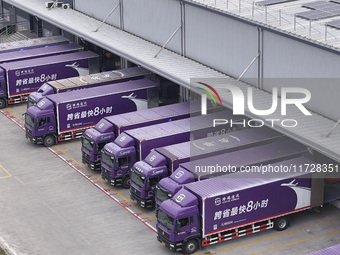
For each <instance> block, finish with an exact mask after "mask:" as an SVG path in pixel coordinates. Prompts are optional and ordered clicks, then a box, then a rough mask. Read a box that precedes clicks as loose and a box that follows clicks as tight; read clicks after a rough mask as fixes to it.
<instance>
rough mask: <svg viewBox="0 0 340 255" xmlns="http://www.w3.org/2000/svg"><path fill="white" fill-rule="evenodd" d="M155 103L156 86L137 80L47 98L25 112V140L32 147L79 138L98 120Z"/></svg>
mask: <svg viewBox="0 0 340 255" xmlns="http://www.w3.org/2000/svg"><path fill="white" fill-rule="evenodd" d="M157 102H158V86H157V85H156V84H155V83H154V82H152V81H149V80H146V79H141V80H134V81H127V82H122V83H117V84H112V85H105V86H100V87H94V88H88V89H83V90H79V91H71V92H65V93H59V94H53V95H48V96H46V97H45V98H44V99H42V100H40V102H39V103H38V104H37V105H34V106H31V107H29V108H28V109H27V112H26V117H25V129H26V138H27V139H28V140H30V141H31V142H33V143H36V144H44V145H45V146H52V145H53V144H55V143H56V142H60V141H64V140H71V139H76V138H80V137H81V136H82V134H83V132H84V131H85V129H86V128H89V127H91V126H94V125H95V124H96V123H97V122H98V121H99V120H100V119H101V118H103V117H105V116H107V115H112V114H120V113H124V112H131V111H136V110H139V109H144V108H147V107H148V106H149V105H155V104H156V103H157Z"/></svg>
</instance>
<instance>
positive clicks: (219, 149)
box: [131, 127, 284, 206]
mask: <svg viewBox="0 0 340 255" xmlns="http://www.w3.org/2000/svg"><path fill="white" fill-rule="evenodd" d="M283 137H284V136H283V135H282V134H280V133H278V132H276V131H274V130H272V129H269V128H267V127H263V128H248V129H244V130H239V131H235V132H233V133H230V134H223V135H218V136H213V137H207V138H203V139H199V140H195V141H190V142H184V143H177V144H173V145H169V146H165V147H161V148H156V149H154V150H152V151H151V152H150V154H149V155H148V156H147V157H146V158H145V160H144V163H145V164H141V166H140V168H141V169H142V170H143V171H142V172H143V173H142V174H140V175H141V176H143V177H144V184H143V185H142V187H140V186H139V185H137V187H138V193H139V194H141V195H140V196H137V195H136V194H134V196H135V197H136V198H137V199H136V200H137V201H140V202H139V204H141V205H142V206H145V205H147V204H148V205H149V204H151V205H153V202H154V201H153V199H155V202H156V205H157V206H159V204H160V203H161V202H163V201H164V200H166V199H170V198H171V197H172V195H173V194H175V193H176V192H177V191H178V190H179V189H180V188H181V187H182V185H181V184H178V183H177V182H176V180H177V178H176V177H177V176H176V175H174V174H173V172H174V171H175V170H176V169H177V168H178V167H179V165H180V164H182V163H185V162H188V161H189V160H190V161H193V160H197V159H201V158H208V157H212V156H216V155H219V154H224V153H227V152H232V151H238V150H242V149H245V148H249V147H253V146H257V145H262V144H266V143H270V142H273V141H276V140H278V139H283ZM147 159H152V161H147ZM137 164H139V163H138V162H137V163H136V165H137ZM160 170H162V171H160ZM155 173H156V174H155ZM169 175H170V176H169ZM168 176H169V177H168ZM154 178H157V179H158V180H159V183H158V184H157V185H156V187H154V186H152V187H151V186H150V187H149V188H148V190H146V187H147V186H148V185H147V184H148V182H153V183H154V181H152V180H153V179H154ZM131 193H134V192H133V190H131Z"/></svg>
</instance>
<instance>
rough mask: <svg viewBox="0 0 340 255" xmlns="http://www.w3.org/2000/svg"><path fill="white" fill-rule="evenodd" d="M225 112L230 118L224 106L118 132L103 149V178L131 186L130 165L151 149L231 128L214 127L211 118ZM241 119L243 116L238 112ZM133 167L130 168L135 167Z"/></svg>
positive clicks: (113, 183)
mask: <svg viewBox="0 0 340 255" xmlns="http://www.w3.org/2000/svg"><path fill="white" fill-rule="evenodd" d="M223 116H226V117H227V118H228V119H232V118H233V115H232V112H231V111H229V110H223V111H220V112H215V113H211V114H208V115H203V116H196V117H192V118H186V119H182V120H176V121H172V122H167V123H161V124H157V125H152V126H147V127H143V128H136V129H131V130H128V131H125V132H123V133H121V134H120V135H119V136H118V137H117V138H116V140H115V141H114V142H111V143H107V144H106V145H105V146H104V148H103V151H102V160H101V171H102V179H103V180H105V181H107V182H109V183H110V184H111V185H123V187H124V188H129V186H130V169H131V167H132V166H133V165H134V164H135V163H136V162H137V161H140V160H143V159H144V158H145V157H146V156H147V155H148V154H149V153H150V151H151V150H152V149H154V148H157V147H161V146H166V145H170V144H175V143H181V142H185V141H190V140H195V139H199V138H203V137H207V136H212V135H213V134H214V133H215V134H220V133H221V132H222V133H227V132H230V131H231V128H230V125H229V124H225V125H220V126H217V127H215V128H213V120H214V119H221V118H222V117H223ZM237 118H239V119H238V120H241V119H242V118H244V117H242V116H238V117H237ZM138 170H139V168H134V169H133V171H132V172H135V171H138Z"/></svg>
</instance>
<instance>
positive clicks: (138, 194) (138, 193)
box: [130, 186, 141, 197]
mask: <svg viewBox="0 0 340 255" xmlns="http://www.w3.org/2000/svg"><path fill="white" fill-rule="evenodd" d="M130 191H131V192H133V193H134V194H135V195H137V196H139V197H140V194H141V193H140V191H139V190H138V189H136V188H135V187H133V186H131V187H130Z"/></svg>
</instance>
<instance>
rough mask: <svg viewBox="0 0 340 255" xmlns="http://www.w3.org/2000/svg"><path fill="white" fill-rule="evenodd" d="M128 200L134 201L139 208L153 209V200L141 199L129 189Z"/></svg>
mask: <svg viewBox="0 0 340 255" xmlns="http://www.w3.org/2000/svg"><path fill="white" fill-rule="evenodd" d="M130 191H131V192H130V198H131V199H132V200H133V201H135V203H136V204H138V205H139V206H140V207H143V208H154V207H155V200H154V199H153V198H152V199H143V198H141V197H140V196H138V195H137V194H136V193H135V192H134V188H130Z"/></svg>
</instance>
